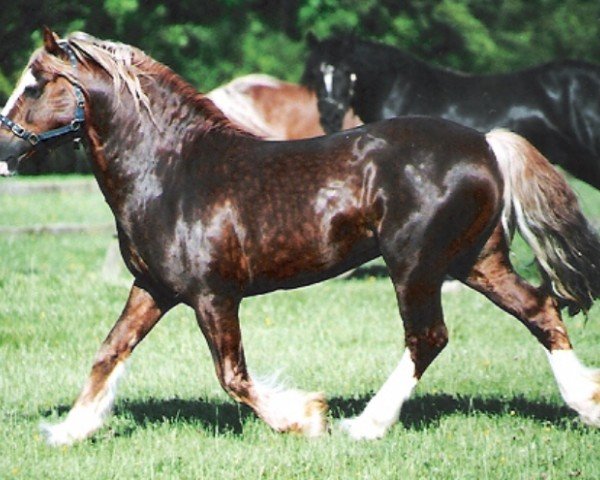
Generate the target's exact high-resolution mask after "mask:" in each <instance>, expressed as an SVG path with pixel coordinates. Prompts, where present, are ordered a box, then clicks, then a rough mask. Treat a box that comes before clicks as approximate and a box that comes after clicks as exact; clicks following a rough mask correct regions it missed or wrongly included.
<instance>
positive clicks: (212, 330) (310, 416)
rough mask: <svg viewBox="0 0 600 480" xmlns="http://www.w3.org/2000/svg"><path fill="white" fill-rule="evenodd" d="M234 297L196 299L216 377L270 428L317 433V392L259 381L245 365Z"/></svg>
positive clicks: (321, 424)
mask: <svg viewBox="0 0 600 480" xmlns="http://www.w3.org/2000/svg"><path fill="white" fill-rule="evenodd" d="M238 308H239V301H238V300H236V299H231V298H226V297H218V296H214V295H210V296H203V297H200V298H199V299H198V300H197V305H196V316H197V319H198V325H199V326H200V329H201V330H202V333H203V334H204V337H205V338H206V342H207V343H208V346H209V348H210V351H211V354H212V357H213V361H214V363H215V369H216V372H217V377H218V378H219V382H220V383H221V386H222V387H223V389H224V390H225V391H226V392H227V393H228V394H229V395H230V396H231V397H232V398H233V399H235V400H236V401H238V402H242V403H245V404H246V405H248V406H250V407H251V408H252V409H253V410H254V411H255V412H256V414H257V415H258V416H259V417H261V418H262V419H263V420H264V421H265V422H267V424H269V425H270V426H271V427H272V428H273V429H275V430H277V431H280V432H285V431H296V432H300V433H303V434H304V435H307V436H317V435H320V434H321V433H323V432H324V431H325V430H326V426H327V425H326V421H325V417H324V413H325V412H326V411H327V403H326V402H325V399H324V397H323V395H322V394H320V393H305V392H301V391H298V390H285V389H283V388H281V387H276V386H268V385H261V384H259V383H258V382H256V381H254V380H253V379H252V378H251V377H250V374H249V373H248V370H247V368H246V360H245V358H244V348H243V345H242V334H241V330H240V324H239V318H238Z"/></svg>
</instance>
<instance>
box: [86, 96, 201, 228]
mask: <svg viewBox="0 0 600 480" xmlns="http://www.w3.org/2000/svg"><path fill="white" fill-rule="evenodd" d="M148 96H149V99H150V102H149V103H150V105H151V107H150V110H148V109H146V107H144V106H143V105H140V104H138V103H137V102H136V101H135V100H134V99H133V98H132V97H131V95H129V94H124V95H123V98H121V99H120V100H118V102H119V103H118V104H117V105H115V104H107V103H106V98H107V97H106V95H104V96H103V100H102V101H100V102H98V103H99V105H98V104H95V103H94V100H93V99H92V102H91V106H90V107H91V116H92V121H91V125H92V126H91V127H89V131H88V134H89V135H88V136H89V139H90V153H91V156H92V163H93V165H94V172H95V174H96V177H97V180H98V183H99V185H100V188H101V190H102V191H103V193H104V195H105V197H106V200H107V202H108V204H109V205H110V207H111V209H112V210H113V212H114V213H115V215H117V217H118V216H119V215H122V214H123V211H124V210H126V206H127V205H128V204H130V203H131V202H132V201H138V200H137V199H139V198H140V196H148V195H150V196H159V195H160V194H161V192H162V184H161V183H160V182H158V181H157V173H156V172H157V170H158V169H159V168H160V167H161V165H164V164H167V163H169V164H170V163H171V162H174V161H178V160H179V159H180V158H181V153H182V152H181V148H182V146H183V145H184V144H186V143H189V142H193V141H194V137H196V136H197V135H199V134H200V132H201V131H202V126H203V125H202V124H203V121H204V119H203V117H202V116H201V115H199V114H198V112H197V111H195V109H194V108H192V107H191V106H190V105H189V104H187V103H186V102H185V99H184V98H181V97H179V96H177V94H175V93H173V92H170V91H168V90H166V89H164V90H163V91H161V87H155V91H152V92H148ZM116 101H117V100H113V102H116ZM103 102H104V103H103ZM140 189H142V190H144V192H140Z"/></svg>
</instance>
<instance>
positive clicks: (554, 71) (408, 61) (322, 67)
mask: <svg viewBox="0 0 600 480" xmlns="http://www.w3.org/2000/svg"><path fill="white" fill-rule="evenodd" d="M308 43H309V47H310V55H309V58H308V60H307V63H306V66H305V71H304V75H303V79H302V82H303V83H304V84H305V85H307V86H308V87H309V88H311V89H313V90H315V91H316V93H317V96H318V99H319V111H320V114H321V124H322V126H323V128H324V130H325V131H326V132H327V133H332V132H334V131H338V130H340V129H341V122H342V118H343V115H344V113H345V112H346V111H347V110H348V108H350V107H351V108H353V109H354V111H355V112H356V114H357V115H358V116H359V117H360V118H361V120H362V121H363V122H365V123H370V122H375V121H377V120H382V119H385V118H390V117H396V116H399V115H409V114H420V115H430V116H436V117H442V118H446V119H449V120H454V121H456V122H458V123H461V124H463V125H467V126H470V127H473V128H475V129H478V130H481V131H488V130H490V129H492V128H497V127H505V128H508V129H510V130H512V131H514V132H517V133H519V134H520V135H523V136H524V137H526V138H527V139H528V140H529V141H530V142H532V143H533V144H534V145H535V146H536V147H537V148H538V149H539V150H540V151H541V152H542V153H543V154H544V155H545V156H546V157H547V158H548V159H549V160H550V161H551V162H552V163H555V164H557V165H560V166H561V167H563V168H564V169H565V170H567V171H568V172H570V173H571V174H573V175H574V176H576V177H578V178H580V179H581V180H583V181H585V182H587V183H589V184H590V185H593V186H594V187H595V188H597V189H600V66H597V65H593V64H590V63H586V62H583V61H575V60H564V61H556V62H552V63H547V64H544V65H540V66H536V67H533V68H530V69H528V70H522V71H518V72H515V73H506V74H496V75H467V74H463V73H459V72H455V71H451V70H447V69H442V68H437V67H433V66H430V65H428V64H426V63H425V62H423V61H421V60H418V59H416V58H415V57H412V56H410V55H408V54H406V53H404V52H402V51H400V50H398V49H396V48H394V47H391V46H389V45H384V44H380V43H375V42H372V41H366V40H360V39H358V38H356V37H354V36H352V35H337V36H333V37H331V38H328V39H325V40H322V41H319V40H317V39H316V38H315V37H314V36H313V35H309V36H308Z"/></svg>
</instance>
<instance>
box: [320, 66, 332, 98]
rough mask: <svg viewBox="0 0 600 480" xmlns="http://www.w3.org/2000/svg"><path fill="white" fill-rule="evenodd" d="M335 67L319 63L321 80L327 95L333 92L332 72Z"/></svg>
mask: <svg viewBox="0 0 600 480" xmlns="http://www.w3.org/2000/svg"><path fill="white" fill-rule="evenodd" d="M334 71H335V67H334V66H333V65H327V64H325V63H322V64H321V73H322V74H323V82H324V83H325V91H326V92H327V95H328V96H331V95H332V94H333V72H334Z"/></svg>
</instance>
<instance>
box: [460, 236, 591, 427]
mask: <svg viewBox="0 0 600 480" xmlns="http://www.w3.org/2000/svg"><path fill="white" fill-rule="evenodd" d="M465 283H466V284H467V285H469V286H471V287H472V288H474V289H475V290H478V291H479V292H481V293H483V294H484V295H485V296H486V297H488V298H489V299H490V300H492V301H493V302H494V303H496V304H497V305H498V306H499V307H500V308H502V309H503V310H505V311H506V312H508V313H510V314H512V315H513V316H515V317H516V318H517V319H519V320H520V321H521V322H522V323H523V324H524V325H525V326H526V327H527V328H528V329H529V331H530V332H531V333H532V334H533V335H534V336H535V337H536V338H537V339H538V341H539V342H540V343H541V344H542V345H543V347H544V349H545V351H546V354H547V356H548V360H549V362H550V366H551V367H552V371H553V373H554V376H555V378H556V382H557V383H558V386H559V389H560V392H561V394H562V396H563V398H564V400H565V402H566V403H567V404H568V405H569V406H570V407H571V408H573V409H574V410H575V411H577V412H578V413H579V415H580V416H581V418H582V420H583V421H584V422H586V423H588V424H591V425H596V426H600V371H598V370H592V369H589V368H587V367H585V366H584V365H582V364H581V362H580V361H579V360H578V359H577V357H576V355H575V353H574V352H573V349H572V346H571V342H570V340H569V337H568V334H567V329H566V326H565V324H564V323H563V321H562V319H561V316H560V312H559V310H558V307H557V304H556V301H555V300H554V299H553V298H552V297H551V296H550V295H549V294H548V293H547V292H545V291H544V290H543V289H538V288H534V287H533V286H531V285H529V284H528V283H527V282H525V281H524V280H523V279H521V278H520V277H519V276H518V275H517V274H516V273H515V272H514V271H513V269H512V266H511V264H510V261H509V258H508V247H507V245H506V241H505V239H504V235H503V232H502V229H501V227H498V228H497V229H496V231H495V232H494V233H493V235H492V236H491V238H490V239H489V240H488V243H487V244H486V245H485V247H484V250H483V252H482V254H481V256H480V257H479V260H478V261H477V263H476V264H475V266H474V268H473V269H472V271H471V273H470V274H469V276H468V278H467V279H466V281H465Z"/></svg>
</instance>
